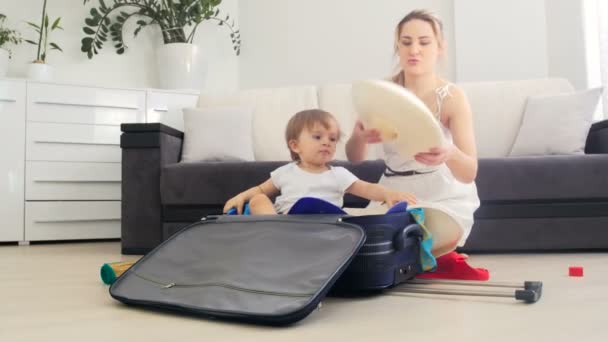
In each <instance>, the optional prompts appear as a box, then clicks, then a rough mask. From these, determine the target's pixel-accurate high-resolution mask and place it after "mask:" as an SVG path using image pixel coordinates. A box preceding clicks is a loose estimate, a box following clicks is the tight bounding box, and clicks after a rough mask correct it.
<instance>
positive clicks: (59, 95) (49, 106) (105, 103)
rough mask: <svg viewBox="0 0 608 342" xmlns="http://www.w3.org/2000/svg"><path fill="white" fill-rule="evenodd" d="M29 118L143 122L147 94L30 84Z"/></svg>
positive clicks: (72, 121) (98, 122)
mask: <svg viewBox="0 0 608 342" xmlns="http://www.w3.org/2000/svg"><path fill="white" fill-rule="evenodd" d="M27 90H28V96H27V98H28V100H27V120H28V121H37V122H63V123H84V124H104V125H120V124H121V123H123V122H144V121H143V120H145V99H146V93H145V92H144V91H137V90H122V89H105V88H93V87H75V86H64V85H55V84H42V83H28V87H27Z"/></svg>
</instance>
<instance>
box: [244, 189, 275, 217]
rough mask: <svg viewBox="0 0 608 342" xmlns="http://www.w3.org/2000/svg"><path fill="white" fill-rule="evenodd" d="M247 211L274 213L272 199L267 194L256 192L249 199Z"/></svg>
mask: <svg viewBox="0 0 608 342" xmlns="http://www.w3.org/2000/svg"><path fill="white" fill-rule="evenodd" d="M249 211H250V212H251V215H276V214H277V212H276V211H275V210H274V206H273V205H272V201H271V200H270V198H268V196H266V195H262V194H258V195H255V196H253V197H252V198H251V199H250V200H249Z"/></svg>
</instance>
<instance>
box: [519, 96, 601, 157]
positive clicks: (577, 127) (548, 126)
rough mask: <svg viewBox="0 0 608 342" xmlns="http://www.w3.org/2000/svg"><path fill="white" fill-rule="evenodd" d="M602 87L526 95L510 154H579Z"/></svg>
mask: <svg viewBox="0 0 608 342" xmlns="http://www.w3.org/2000/svg"><path fill="white" fill-rule="evenodd" d="M601 93H602V88H594V89H589V90H583V91H577V92H573V93H567V94H558V95H549V96H530V97H529V98H528V102H527V104H526V110H525V113H524V118H523V121H522V124H521V128H520V129H519V133H518V134H517V138H516V139H515V143H514V144H513V149H512V150H511V153H510V156H533V155H546V154H583V153H584V152H583V151H584V150H585V141H586V139H587V134H589V128H590V127H591V122H592V121H593V114H594V113H595V108H596V107H597V104H598V101H599V99H600V95H601Z"/></svg>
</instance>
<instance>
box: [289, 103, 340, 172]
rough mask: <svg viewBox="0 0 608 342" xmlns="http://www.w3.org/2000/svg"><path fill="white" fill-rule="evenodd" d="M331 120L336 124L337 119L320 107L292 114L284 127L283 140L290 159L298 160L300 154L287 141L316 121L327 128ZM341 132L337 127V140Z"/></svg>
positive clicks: (295, 138)
mask: <svg viewBox="0 0 608 342" xmlns="http://www.w3.org/2000/svg"><path fill="white" fill-rule="evenodd" d="M332 122H333V123H335V125H336V126H337V125H338V121H337V120H336V118H334V116H333V115H331V114H330V113H329V112H326V111H324V110H321V109H308V110H303V111H300V112H297V113H296V114H295V115H294V116H292V117H291V119H289V122H288V123H287V127H286V128H285V142H286V143H287V148H288V149H289V153H290V154H291V159H292V160H295V161H298V160H300V156H299V155H298V154H297V153H295V152H294V151H292V150H291V148H290V147H289V142H290V141H291V140H297V139H298V138H299V137H300V134H301V133H302V131H303V130H304V129H305V128H308V129H309V130H310V129H313V128H314V126H315V124H316V123H319V124H321V125H323V127H325V128H326V129H329V127H331V123H332ZM341 134H342V133H341V131H340V129H339V128H338V136H337V138H338V140H340V136H341Z"/></svg>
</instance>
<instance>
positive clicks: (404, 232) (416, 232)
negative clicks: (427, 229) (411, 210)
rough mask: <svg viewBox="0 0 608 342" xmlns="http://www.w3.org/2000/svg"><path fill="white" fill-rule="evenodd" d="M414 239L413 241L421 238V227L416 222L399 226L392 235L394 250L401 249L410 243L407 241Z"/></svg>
mask: <svg viewBox="0 0 608 342" xmlns="http://www.w3.org/2000/svg"><path fill="white" fill-rule="evenodd" d="M413 239H415V240H416V241H415V242H419V241H420V240H422V229H421V228H420V226H419V225H418V224H415V223H413V224H410V225H408V226H405V227H403V228H401V229H400V230H399V231H397V233H395V236H394V237H393V246H394V248H395V250H397V251H401V250H403V249H404V248H405V247H406V246H408V245H409V244H411V242H410V243H408V241H410V240H413Z"/></svg>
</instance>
